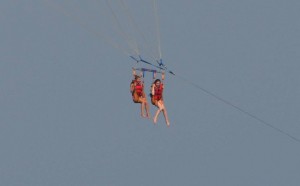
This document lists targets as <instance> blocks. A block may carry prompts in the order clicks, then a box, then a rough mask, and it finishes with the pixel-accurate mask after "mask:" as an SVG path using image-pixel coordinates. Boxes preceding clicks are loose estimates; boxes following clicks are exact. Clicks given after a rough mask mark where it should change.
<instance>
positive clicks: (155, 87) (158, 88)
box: [151, 74, 170, 127]
mask: <svg viewBox="0 0 300 186" xmlns="http://www.w3.org/2000/svg"><path fill="white" fill-rule="evenodd" d="M162 80H164V74H162ZM163 90H164V84H163V82H162V81H161V80H160V79H156V80H155V81H154V83H153V84H152V86H151V102H152V104H153V105H155V106H156V107H157V108H158V110H157V111H156V113H155V116H154V118H153V122H154V124H156V122H157V117H158V115H159V114H160V112H161V111H162V112H163V114H164V117H165V121H166V124H167V126H168V127H169V126H170V122H169V118H168V114H167V109H166V107H165V104H164V100H163Z"/></svg>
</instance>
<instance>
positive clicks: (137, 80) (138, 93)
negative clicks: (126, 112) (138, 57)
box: [130, 71, 150, 118]
mask: <svg viewBox="0 0 300 186" xmlns="http://www.w3.org/2000/svg"><path fill="white" fill-rule="evenodd" d="M133 76H134V80H132V82H131V84H130V92H131V94H132V100H133V102H134V103H140V104H141V116H142V117H144V118H150V114H149V105H148V102H147V99H146V94H145V92H144V83H143V82H142V80H141V76H139V75H136V74H135V71H134V72H133ZM145 111H146V114H145Z"/></svg>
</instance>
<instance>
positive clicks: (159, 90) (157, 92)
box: [153, 84, 164, 101]
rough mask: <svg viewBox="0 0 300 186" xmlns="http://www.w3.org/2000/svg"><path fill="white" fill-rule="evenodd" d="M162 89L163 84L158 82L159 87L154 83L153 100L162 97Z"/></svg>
mask: <svg viewBox="0 0 300 186" xmlns="http://www.w3.org/2000/svg"><path fill="white" fill-rule="evenodd" d="M163 90H164V88H163V84H160V85H159V87H157V86H155V85H154V95H153V97H154V100H156V101H159V100H161V99H162V94H163Z"/></svg>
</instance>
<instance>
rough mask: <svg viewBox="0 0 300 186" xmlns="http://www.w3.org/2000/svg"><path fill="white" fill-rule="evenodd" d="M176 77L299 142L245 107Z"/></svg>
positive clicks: (299, 140)
mask: <svg viewBox="0 0 300 186" xmlns="http://www.w3.org/2000/svg"><path fill="white" fill-rule="evenodd" d="M177 77H178V78H179V79H181V80H183V81H185V82H186V83H188V84H190V85H192V86H193V87H195V88H196V89H199V90H201V91H202V92H204V93H206V94H207V95H209V96H211V97H213V98H215V99H217V100H218V101H220V102H222V103H224V104H226V105H228V106H230V107H231V108H234V109H236V110H237V111H239V112H241V113H243V114H245V115H247V116H249V117H251V118H252V119H254V120H256V121H258V122H259V123H261V124H263V125H265V126H267V127H269V128H271V129H273V130H275V131H277V132H279V133H281V134H283V135H285V136H287V137H289V138H290V139H291V140H294V141H296V142H299V143H300V139H299V138H297V137H295V136H293V135H291V134H289V133H288V132H286V131H284V130H282V129H280V128H278V127H275V126H274V125H272V124H271V123H269V122H267V121H265V120H263V119H261V118H260V117H258V116H256V115H254V114H252V113H250V112H248V111H246V110H245V109H242V108H241V107H239V106H237V105H235V104H233V103H231V102H230V101H228V100H225V99H224V98H221V97H220V96H218V95H216V94H214V93H212V92H210V91H208V90H206V89H205V88H203V87H201V86H200V85H198V84H196V83H193V82H191V81H189V80H187V79H186V78H184V77H182V76H178V75H177Z"/></svg>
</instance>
